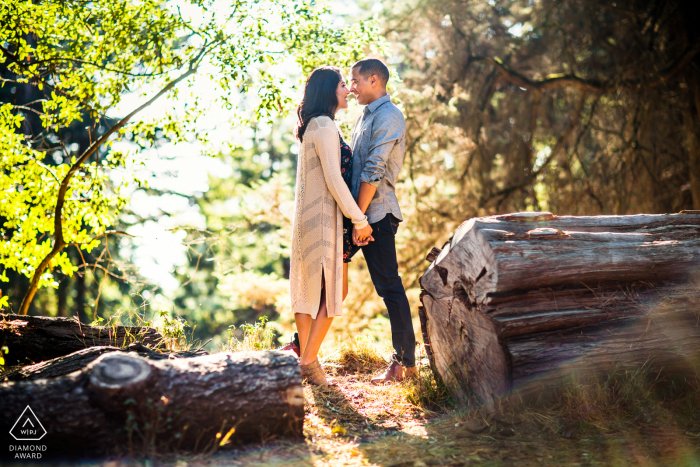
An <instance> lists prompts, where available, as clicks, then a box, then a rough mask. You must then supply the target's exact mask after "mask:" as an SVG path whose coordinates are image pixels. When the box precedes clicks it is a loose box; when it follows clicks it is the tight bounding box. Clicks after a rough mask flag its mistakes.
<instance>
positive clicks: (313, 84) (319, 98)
mask: <svg viewBox="0 0 700 467" xmlns="http://www.w3.org/2000/svg"><path fill="white" fill-rule="evenodd" d="M342 79H343V75H342V74H341V73H340V68H337V67H334V66H322V67H318V68H316V69H315V70H314V71H312V72H311V74H310V75H309V77H308V78H306V86H304V98H303V99H302V100H301V104H299V106H298V107H297V117H298V118H299V120H298V121H297V127H296V131H295V132H294V133H295V135H296V137H297V139H298V140H299V141H303V139H304V132H305V131H306V126H307V125H308V124H309V122H310V121H311V119H312V118H314V117H319V116H321V115H325V116H327V117H330V118H331V119H333V120H334V119H335V110H336V109H337V107H338V95H337V94H336V90H337V89H338V83H340V81H342Z"/></svg>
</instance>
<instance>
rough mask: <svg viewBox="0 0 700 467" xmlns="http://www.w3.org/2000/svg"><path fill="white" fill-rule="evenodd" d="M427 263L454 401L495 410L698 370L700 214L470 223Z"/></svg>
mask: <svg viewBox="0 0 700 467" xmlns="http://www.w3.org/2000/svg"><path fill="white" fill-rule="evenodd" d="M429 259H430V260H432V264H431V266H430V268H429V269H428V271H427V272H426V273H425V274H424V275H423V277H422V278H421V279H420V284H421V288H422V294H421V301H422V307H421V308H420V310H419V315H420V318H421V325H422V326H421V327H422V332H423V337H424V341H425V343H426V350H427V353H428V356H429V359H430V361H431V365H432V366H433V368H434V371H435V372H436V373H437V374H438V375H439V377H441V378H442V380H443V381H444V382H445V383H446V384H447V385H448V387H450V388H451V390H452V392H453V393H454V395H455V396H456V397H457V398H459V399H462V400H466V399H468V398H469V395H470V394H473V395H474V396H476V398H477V400H479V401H480V402H482V403H487V404H488V403H490V402H492V401H493V400H494V399H495V398H498V397H500V396H502V395H504V394H506V393H508V392H510V391H513V390H515V391H518V392H519V393H521V394H531V393H536V392H537V391H538V390H539V389H543V388H550V387H555V386H556V385H558V384H560V383H562V382H563V381H564V380H566V379H568V378H571V377H572V375H573V376H574V377H585V376H588V375H594V374H596V373H597V372H600V371H608V370H609V369H610V368H611V366H612V365H613V364H615V365H622V366H628V367H634V366H639V365H643V364H651V363H653V364H654V365H656V367H658V368H660V367H664V368H665V370H666V371H668V372H681V373H683V372H688V371H693V370H694V369H695V367H696V363H698V357H700V327H699V326H698V316H697V309H698V307H697V303H698V300H700V290H699V289H698V287H697V286H696V285H695V284H693V283H692V281H691V279H692V278H693V276H694V274H695V273H696V272H697V270H698V269H699V267H700V213H696V212H690V213H680V214H671V215H668V214H666V215H634V216H588V217H583V216H581V217H577V216H554V215H552V214H551V213H515V214H509V215H503V216H492V217H485V218H475V219H471V220H469V221H467V222H465V223H464V224H462V225H461V226H460V227H459V228H458V229H457V231H456V232H455V234H454V236H453V238H452V239H451V240H450V242H448V243H447V244H446V245H445V246H444V247H443V248H442V250H441V251H435V250H434V251H431V254H430V255H429Z"/></svg>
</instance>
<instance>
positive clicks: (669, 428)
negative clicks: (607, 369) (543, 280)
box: [80, 374, 700, 467]
mask: <svg viewBox="0 0 700 467" xmlns="http://www.w3.org/2000/svg"><path fill="white" fill-rule="evenodd" d="M370 377H371V375H369V374H349V375H345V376H342V375H340V376H339V385H338V387H337V388H333V389H327V390H322V389H318V388H312V387H309V386H305V388H304V392H305V397H306V402H307V405H306V420H305V424H304V439H303V440H274V439H271V440H267V441H266V442H263V443H261V444H258V445H253V446H248V447H245V448H231V449H226V450H222V451H220V452H217V453H214V454H211V455H207V456H202V455H198V456H187V457H182V456H180V457H176V458H173V457H163V458H151V459H149V460H145V461H144V460H141V461H137V460H129V461H127V460H122V461H120V460H111V461H106V462H99V463H92V462H88V463H86V462H81V463H80V465H82V466H85V465H95V466H97V465H100V466H102V467H121V466H124V467H126V466H136V465H145V466H147V467H154V466H156V465H157V466H169V467H170V466H171V467H219V466H222V467H223V466H251V467H257V466H289V467H306V466H309V467H311V466H314V467H320V466H346V465H347V466H382V467H423V466H452V467H457V466H468V465H483V466H494V467H496V466H511V465H515V466H529V465H537V466H539V465H553V466H554V465H556V466H560V465H606V466H607V465H610V466H627V465H641V466H699V465H700V413H698V410H697V409H696V408H697V407H698V399H697V394H691V395H689V396H688V395H686V396H685V397H683V398H678V399H677V400H675V401H673V402H668V401H665V402H664V401H656V402H654V403H653V404H652V406H650V405H649V402H650V400H649V398H648V397H647V399H645V400H643V401H642V400H637V401H632V400H627V401H624V400H622V399H624V396H622V395H619V394H618V396H622V399H617V402H616V404H617V405H618V406H617V407H607V408H605V407H602V406H599V407H589V408H587V409H585V408H584V411H583V412H580V411H579V409H580V407H570V408H569V409H568V411H563V410H562V407H563V405H562V403H561V402H559V403H558V404H556V406H551V407H547V406H544V405H539V406H536V407H533V406H531V407H521V408H520V409H518V411H515V410H513V411H510V412H507V411H506V410H504V409H501V410H500V411H499V413H498V414H494V413H488V412H485V411H483V410H481V411H479V410H474V411H470V412H466V411H458V410H455V409H454V408H449V407H442V408H441V409H439V410H437V409H436V410H435V411H431V410H428V409H425V408H421V407H419V406H417V405H415V404H414V403H410V402H409V400H411V398H412V397H414V396H415V390H414V388H413V387H412V386H411V384H410V383H404V384H400V385H385V386H373V385H371V384H370V383H369V379H370ZM598 389H600V388H598ZM647 396H649V394H647ZM570 402H571V401H570ZM589 402H594V401H589ZM578 403H582V401H581V400H578ZM629 403H633V404H638V406H635V407H627V408H624V409H623V407H622V406H623V405H625V404H627V405H629ZM583 405H586V404H585V403H583ZM601 408H605V409H606V410H605V411H603V412H600V411H599V410H598V409H601ZM629 409H632V410H631V411H630V410H629ZM623 412H624V413H626V414H627V416H624V415H623V416H619V415H620V414H621V413H623ZM581 413H583V414H584V416H582V417H580V419H572V417H571V415H572V414H581ZM629 414H635V415H634V417H632V416H631V415H629ZM573 418H578V417H576V416H574V417H573Z"/></svg>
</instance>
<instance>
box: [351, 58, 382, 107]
mask: <svg viewBox="0 0 700 467" xmlns="http://www.w3.org/2000/svg"><path fill="white" fill-rule="evenodd" d="M372 79H374V80H375V81H376V79H377V77H376V76H366V77H365V76H362V75H361V74H360V67H357V68H353V69H352V70H350V92H351V93H353V94H354V95H355V97H356V98H357V103H358V104H360V105H367V104H369V103H371V102H372V101H374V94H375V93H374V91H375V90H374V86H372Z"/></svg>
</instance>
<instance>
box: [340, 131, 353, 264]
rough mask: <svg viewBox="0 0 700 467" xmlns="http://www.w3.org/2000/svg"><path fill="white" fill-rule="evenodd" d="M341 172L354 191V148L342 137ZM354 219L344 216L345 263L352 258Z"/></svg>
mask: <svg viewBox="0 0 700 467" xmlns="http://www.w3.org/2000/svg"><path fill="white" fill-rule="evenodd" d="M340 173H341V175H342V176H343V180H345V183H346V184H347V186H348V189H350V190H351V191H352V188H351V187H350V184H351V183H352V149H350V146H348V145H347V144H345V141H343V137H342V136H341V137H340ZM352 227H353V226H352V219H349V218H347V217H343V263H349V262H350V258H352V255H353V252H352V246H353V245H352Z"/></svg>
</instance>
